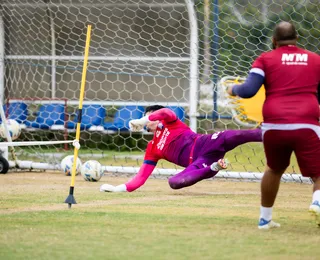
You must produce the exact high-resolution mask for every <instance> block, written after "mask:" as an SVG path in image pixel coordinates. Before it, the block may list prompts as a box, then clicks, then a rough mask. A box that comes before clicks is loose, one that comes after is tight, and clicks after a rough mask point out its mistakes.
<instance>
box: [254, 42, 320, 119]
mask: <svg viewBox="0 0 320 260" xmlns="http://www.w3.org/2000/svg"><path fill="white" fill-rule="evenodd" d="M251 72H255V73H258V74H260V75H262V76H264V86H265V89H266V101H265V103H264V106H263V116H264V123H272V124H293V123H305V124H313V125H319V105H318V100H317V88H318V84H319V82H320V56H319V55H317V54H316V53H313V52H310V51H307V50H304V49H301V48H298V47H297V46H294V45H289V46H282V47H279V48H277V49H275V50H273V51H270V52H265V53H263V54H261V55H260V56H259V57H258V58H257V59H256V60H255V62H254V63H253V65H252V70H251Z"/></svg>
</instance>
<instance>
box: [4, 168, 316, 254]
mask: <svg viewBox="0 0 320 260" xmlns="http://www.w3.org/2000/svg"><path fill="white" fill-rule="evenodd" d="M127 179H128V178H120V177H111V176H108V175H105V176H104V177H103V178H102V179H101V182H98V183H89V182H85V181H84V180H82V177H81V176H77V177H76V185H75V198H76V200H77V202H78V204H76V205H73V206H72V208H71V209H68V207H67V205H66V204H64V203H63V201H64V200H65V198H66V197H67V195H68V192H69V185H70V177H66V176H62V174H60V173H8V174H6V175H1V176H0V187H1V188H0V217H1V222H0V241H1V242H0V259H99V258H101V259H102V258H103V259H122V260H123V259H153V260H156V259H174V260H176V259H183V260H184V259H319V254H320V247H319V243H320V229H319V228H317V227H316V225H315V223H314V221H313V219H312V218H311V217H310V216H309V214H308V212H307V209H308V206H309V203H310V201H311V186H310V185H306V184H289V183H283V184H282V185H281V188H280V193H279V196H278V199H277V202H276V206H275V211H274V220H276V221H278V222H280V223H281V224H282V227H281V228H280V229H278V230H269V231H260V230H258V229H257V220H258V214H259V200H260V198H259V183H245V182H228V181H222V180H215V181H203V182H200V183H198V184H197V185H195V186H192V187H189V188H186V189H183V190H178V191H174V190H171V189H170V188H169V186H168V184H167V181H166V180H159V179H150V180H148V181H147V183H146V184H145V186H143V187H142V188H141V189H140V190H138V191H136V192H133V193H112V194H110V193H100V192H99V191H98V188H99V186H100V185H101V184H102V183H105V182H108V183H111V184H121V183H123V182H125V181H126V180H127Z"/></svg>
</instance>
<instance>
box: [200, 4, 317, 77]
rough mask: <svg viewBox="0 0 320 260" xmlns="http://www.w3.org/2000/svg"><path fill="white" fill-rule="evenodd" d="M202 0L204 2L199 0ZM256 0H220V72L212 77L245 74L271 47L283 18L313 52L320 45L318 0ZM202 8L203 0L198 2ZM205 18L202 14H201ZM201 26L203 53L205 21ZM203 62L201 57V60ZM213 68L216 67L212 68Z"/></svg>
mask: <svg viewBox="0 0 320 260" xmlns="http://www.w3.org/2000/svg"><path fill="white" fill-rule="evenodd" d="M200 2H201V3H200ZM265 4H266V6H265V7H266V10H263V6H262V2H261V1H255V0H250V1H248V0H243V1H240V0H238V1H219V17H218V34H219V43H218V46H217V49H218V59H217V60H218V61H217V64H216V66H217V67H218V72H217V73H218V75H211V78H213V77H215V76H217V77H218V78H220V77H222V76H225V75H231V76H246V74H247V72H248V70H249V69H250V67H251V64H252V62H253V60H254V59H255V58H257V57H258V56H259V55H260V54H261V53H262V52H265V51H268V50H270V49H271V38H272V32H273V29H274V26H275V24H276V23H278V22H280V21H292V22H293V23H294V24H295V25H296V28H297V31H298V34H299V41H298V45H299V46H301V47H303V48H306V49H308V50H310V51H313V52H318V53H319V49H320V41H319V38H320V22H319V21H320V4H319V1H303V2H302V3H301V1H298V0H291V1H265ZM197 7H198V12H203V1H199V2H198V4H197ZM210 12H211V17H210V28H211V32H210V41H211V42H210V44H211V45H212V44H214V43H213V36H214V18H215V17H214V15H215V14H214V13H213V1H211V11H210ZM199 17H200V18H199V19H203V15H199ZM199 27H200V29H199V30H200V32H201V33H200V44H199V45H200V47H201V48H200V53H203V49H202V47H203V46H204V43H203V41H204V38H203V33H202V32H203V25H202V23H199ZM200 66H201V61H200ZM212 71H213V70H212Z"/></svg>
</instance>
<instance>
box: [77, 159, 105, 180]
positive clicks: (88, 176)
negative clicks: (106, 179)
mask: <svg viewBox="0 0 320 260" xmlns="http://www.w3.org/2000/svg"><path fill="white" fill-rule="evenodd" d="M81 175H82V177H83V178H84V179H85V180H86V181H99V180H100V179H101V177H102V176H103V170H102V167H101V164H100V163H99V162H98V161H95V160H90V161H87V162H85V163H84V164H83V165H82V167H81Z"/></svg>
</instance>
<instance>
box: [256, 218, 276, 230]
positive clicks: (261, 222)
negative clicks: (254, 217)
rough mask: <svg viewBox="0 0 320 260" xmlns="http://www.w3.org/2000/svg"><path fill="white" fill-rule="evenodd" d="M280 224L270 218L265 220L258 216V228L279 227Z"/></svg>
mask: <svg viewBox="0 0 320 260" xmlns="http://www.w3.org/2000/svg"><path fill="white" fill-rule="evenodd" d="M280 226H281V225H280V224H279V223H276V222H274V221H272V220H269V221H268V220H265V219H263V218H260V220H259V225H258V228H259V229H271V228H279V227H280Z"/></svg>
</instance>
